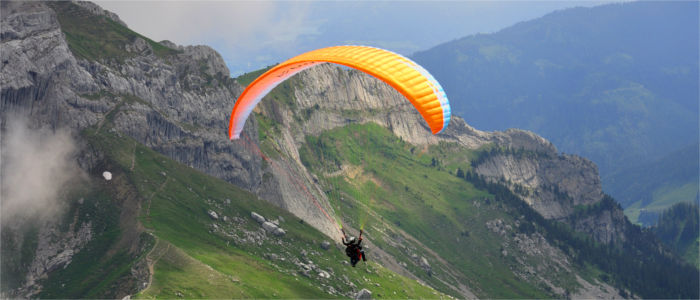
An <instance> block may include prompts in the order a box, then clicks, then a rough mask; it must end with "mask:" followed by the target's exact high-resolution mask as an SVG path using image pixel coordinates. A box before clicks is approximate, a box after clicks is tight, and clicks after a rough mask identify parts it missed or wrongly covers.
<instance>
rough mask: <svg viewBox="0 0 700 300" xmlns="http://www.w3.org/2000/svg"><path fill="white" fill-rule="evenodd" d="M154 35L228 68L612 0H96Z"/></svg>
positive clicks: (425, 43)
mask: <svg viewBox="0 0 700 300" xmlns="http://www.w3.org/2000/svg"><path fill="white" fill-rule="evenodd" d="M96 2H97V3H98V4H99V5H100V6H102V7H103V8H105V9H107V10H109V11H112V12H115V13H116V14H118V15H119V17H120V18H121V19H122V20H123V21H124V22H125V23H126V24H127V25H128V26H129V28H131V29H132V30H134V31H136V32H139V33H141V34H143V35H145V36H147V37H149V38H151V39H153V40H155V41H162V40H170V41H172V42H175V43H176V44H179V45H208V46H211V47H212V48H214V49H216V50H217V51H218V52H219V53H221V55H222V56H223V58H224V60H225V62H226V65H227V66H228V67H229V70H230V71H231V75H232V76H234V77H235V76H238V75H241V74H243V73H245V72H250V71H254V70H258V69H261V68H264V67H266V66H270V65H274V64H276V63H279V62H281V61H284V60H286V59H288V58H291V57H293V56H296V55H298V54H301V53H303V52H306V51H310V50H313V49H317V48H322V47H328V46H336V45H366V46H374V47H380V48H384V49H387V50H391V51H394V52H397V53H399V54H403V55H405V56H410V55H411V54H413V53H415V52H416V51H422V50H427V49H430V48H432V47H434V46H437V45H439V44H441V43H444V42H448V41H451V40H455V39H458V38H462V37H465V36H468V35H473V34H478V33H492V32H496V31H498V30H500V29H503V28H506V27H508V26H511V25H514V24H516V23H518V22H522V21H527V20H531V19H535V18H538V17H541V16H543V15H545V14H547V13H550V12H553V11H555V10H561V9H565V8H570V7H577V6H587V7H590V6H596V5H600V4H603V3H606V2H611V1H593V0H588V1H351V2H350V1H96Z"/></svg>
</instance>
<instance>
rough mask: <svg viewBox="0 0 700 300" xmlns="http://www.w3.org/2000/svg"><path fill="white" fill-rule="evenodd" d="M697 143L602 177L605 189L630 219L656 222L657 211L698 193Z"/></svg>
mask: <svg viewBox="0 0 700 300" xmlns="http://www.w3.org/2000/svg"><path fill="white" fill-rule="evenodd" d="M699 151H700V149H699V148H698V144H694V145H688V146H686V147H683V148H681V149H680V150H678V151H675V152H672V153H670V154H668V155H666V156H664V157H663V158H661V159H658V160H655V161H651V162H647V163H643V164H639V165H637V166H634V167H631V168H628V169H624V170H621V171H619V172H615V173H613V174H611V175H610V176H608V178H604V179H603V181H604V182H607V185H608V186H609V189H608V192H609V193H612V194H615V195H619V196H618V198H616V199H617V200H618V201H620V204H622V206H623V207H625V214H626V215H627V216H628V217H629V218H630V220H631V221H632V222H638V223H641V224H642V225H645V226H651V225H653V224H654V223H656V219H657V218H658V216H659V214H660V213H661V212H662V211H663V210H664V209H665V208H668V207H669V206H671V205H673V204H675V203H679V202H692V201H693V200H695V199H697V197H698V179H699V177H698V165H700V161H699V159H698V152H699Z"/></svg>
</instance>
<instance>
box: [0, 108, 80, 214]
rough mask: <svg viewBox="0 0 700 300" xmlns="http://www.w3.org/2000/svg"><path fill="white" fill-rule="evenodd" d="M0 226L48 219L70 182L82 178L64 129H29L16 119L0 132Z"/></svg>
mask: <svg viewBox="0 0 700 300" xmlns="http://www.w3.org/2000/svg"><path fill="white" fill-rule="evenodd" d="M0 150H1V151H0V153H1V155H0V174H1V176H0V178H1V180H0V187H1V189H0V190H1V192H0V206H1V208H2V209H1V213H2V215H1V219H2V222H1V224H2V226H7V225H10V226H12V227H18V226H21V225H22V224H24V223H25V222H27V221H31V220H34V219H35V218H37V219H39V220H42V221H48V220H52V219H53V217H54V216H56V215H57V214H58V213H59V212H61V211H62V209H63V208H64V204H65V203H64V202H65V198H66V195H65V193H67V192H68V190H67V188H66V187H67V186H70V184H69V183H70V182H75V181H76V180H77V181H79V180H81V179H82V178H83V177H82V176H83V173H82V171H80V169H79V168H78V165H77V161H76V158H75V154H76V150H77V149H76V146H75V142H74V140H73V138H72V137H71V135H70V134H69V132H68V131H67V130H56V131H51V130H48V129H30V128H29V127H28V125H27V122H26V121H25V120H23V119H19V118H10V119H9V120H7V123H6V128H5V130H4V131H2V132H1V133H0Z"/></svg>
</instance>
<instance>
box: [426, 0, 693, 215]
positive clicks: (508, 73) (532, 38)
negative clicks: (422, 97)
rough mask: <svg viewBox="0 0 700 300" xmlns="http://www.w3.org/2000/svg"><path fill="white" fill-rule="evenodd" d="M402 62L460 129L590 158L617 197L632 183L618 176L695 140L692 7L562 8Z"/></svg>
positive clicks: (652, 180)
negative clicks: (432, 84)
mask: <svg viewBox="0 0 700 300" xmlns="http://www.w3.org/2000/svg"><path fill="white" fill-rule="evenodd" d="M413 58H414V59H415V60H416V61H417V62H418V63H420V64H422V65H423V66H425V67H426V69H428V70H430V72H431V73H432V74H433V75H434V76H435V77H436V78H437V79H438V81H440V82H441V83H442V85H443V87H444V88H445V91H446V92H447V95H448V97H449V98H450V101H451V104H452V106H453V110H454V111H455V112H456V113H457V114H458V115H460V116H463V117H464V118H465V120H466V121H467V122H468V123H470V124H471V125H473V126H475V127H476V128H479V129H483V130H496V129H499V130H500V129H506V128H510V127H517V128H523V129H528V130H532V131H534V132H536V133H538V134H540V135H542V136H544V137H545V138H547V139H549V140H551V141H552V142H553V143H554V144H555V145H556V146H557V147H558V148H559V149H560V150H562V151H564V152H569V153H576V154H580V155H583V156H585V157H588V158H591V159H592V160H593V161H594V162H596V163H597V164H598V166H599V168H600V171H601V175H602V176H603V178H610V175H611V174H613V173H615V174H616V176H615V178H618V180H614V181H612V182H610V183H609V184H608V182H607V181H605V182H604V184H605V185H606V187H607V188H606V190H609V191H611V192H612V194H613V196H615V197H616V198H618V199H624V198H625V197H624V195H621V194H617V192H618V191H623V190H624V188H625V187H624V186H615V184H616V183H623V182H624V180H619V178H624V177H625V176H636V175H634V174H625V173H620V170H632V169H631V168H633V167H635V166H638V165H640V164H642V163H645V162H648V161H653V160H657V159H660V158H662V157H664V156H666V155H669V154H670V153H672V152H674V151H676V150H679V149H680V148H682V147H685V146H687V145H688V144H690V143H695V142H696V141H697V140H698V2H694V1H688V2H680V1H677V2H633V3H624V4H612V5H604V6H598V7H594V8H575V9H568V10H563V11H558V12H554V13H551V14H549V15H546V16H544V17H542V18H539V19H536V20H532V21H528V22H522V23H519V24H516V25H514V26H512V27H510V28H507V29H504V30H502V31H500V32H497V33H494V34H485V35H475V36H468V37H465V38H461V39H458V40H455V41H452V42H449V43H445V44H442V45H439V46H437V47H435V48H432V49H429V50H427V51H424V52H419V53H416V54H415V55H414V56H413ZM696 154H697V152H696ZM695 162H696V163H695V165H696V166H697V159H696V160H695ZM678 163H682V162H678ZM688 163H689V164H690V163H692V162H688ZM667 173H673V172H661V173H660V174H658V175H659V176H661V175H663V174H667ZM650 176H655V175H654V174H650ZM694 176H695V178H697V169H696V173H695V175H694ZM690 179H692V177H686V178H685V179H684V180H690ZM670 180H671V179H670V178H663V177H650V180H649V181H648V183H649V184H652V185H653V184H655V182H660V183H664V184H665V183H668V181H670ZM659 187H660V186H657V187H654V188H651V190H654V189H657V188H659ZM632 202H634V201H632V200H628V201H623V204H624V203H632Z"/></svg>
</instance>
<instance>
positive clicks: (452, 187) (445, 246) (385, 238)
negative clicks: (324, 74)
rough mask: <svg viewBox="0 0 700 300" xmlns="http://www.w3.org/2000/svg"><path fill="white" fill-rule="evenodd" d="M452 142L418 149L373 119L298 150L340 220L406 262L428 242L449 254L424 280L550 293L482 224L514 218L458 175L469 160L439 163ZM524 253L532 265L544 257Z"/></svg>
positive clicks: (567, 277) (531, 294)
mask: <svg viewBox="0 0 700 300" xmlns="http://www.w3.org/2000/svg"><path fill="white" fill-rule="evenodd" d="M450 148H453V147H449V145H441V146H435V147H432V148H431V149H428V148H425V149H418V148H416V147H415V146H413V145H411V144H408V143H405V142H403V141H401V140H400V139H399V138H397V137H396V136H394V135H393V134H391V133H390V132H389V131H388V130H387V129H385V128H382V127H380V126H378V125H376V124H373V123H369V124H363V125H349V126H346V127H343V128H338V129H334V130H331V131H328V132H325V133H323V134H321V135H320V136H319V137H312V136H307V139H306V144H305V145H304V146H303V147H302V149H301V150H300V156H301V159H302V162H303V163H304V164H305V165H306V166H307V168H309V169H311V170H312V171H313V172H314V173H316V175H317V176H318V177H319V178H321V179H322V181H323V182H324V184H325V185H326V191H327V193H328V194H329V196H330V198H331V200H332V201H333V202H334V203H333V205H334V206H335V207H336V210H337V211H339V212H340V213H341V215H342V219H343V220H344V221H345V222H347V223H348V224H349V225H351V226H353V227H355V228H363V227H364V228H365V229H366V230H367V234H368V236H369V237H370V238H371V239H372V242H374V243H375V244H377V245H378V246H380V247H382V249H384V250H385V251H387V252H389V253H391V254H393V255H394V256H395V257H397V259H398V260H400V261H402V262H404V263H406V265H408V266H411V263H410V262H411V255H412V254H416V253H417V254H418V255H424V254H422V253H421V248H426V247H427V248H429V249H431V250H432V251H434V252H435V253H437V254H438V255H439V256H440V257H441V258H443V259H444V260H445V261H444V263H445V265H441V264H439V263H434V264H433V269H432V273H433V274H426V273H425V272H421V271H417V272H414V274H419V276H420V278H421V279H422V280H425V281H426V282H429V283H430V284H431V285H433V286H436V287H438V288H440V289H441V290H444V291H448V290H449V286H448V285H449V284H452V285H457V284H458V283H457V282H451V281H450V280H444V281H446V282H443V281H441V280H439V279H436V278H435V277H436V276H431V275H435V274H439V273H443V274H444V273H446V272H447V273H449V272H450V271H452V270H458V274H456V275H455V274H453V276H452V277H448V278H451V279H454V280H455V281H459V282H463V283H466V284H467V285H468V286H469V287H470V288H471V289H472V291H473V292H475V293H476V294H477V296H479V297H493V298H519V297H527V298H542V297H548V296H551V295H552V294H550V293H551V291H549V290H548V289H547V288H546V287H545V286H544V284H541V283H539V282H537V280H531V281H529V280H523V279H522V278H520V277H518V276H516V275H515V274H514V273H515V272H514V271H517V269H518V268H519V265H518V263H516V262H515V260H516V259H515V258H514V257H512V256H511V257H503V256H502V255H501V253H502V252H503V250H504V248H505V250H506V251H511V253H517V250H515V249H514V248H510V247H512V246H505V247H504V243H503V242H504V241H503V239H502V238H501V237H500V236H499V235H497V234H495V233H493V232H491V231H489V230H488V229H487V228H486V226H485V224H486V223H487V222H488V221H491V220H495V219H501V220H504V221H505V222H506V223H511V222H514V218H513V217H512V215H511V214H509V213H508V212H507V208H504V207H503V206H502V204H498V203H495V201H493V196H492V195H489V194H488V193H486V192H484V191H481V190H478V189H476V188H474V186H472V185H471V184H470V183H468V182H466V181H464V180H462V179H460V178H458V177H456V176H455V175H454V174H453V173H454V172H455V169H456V168H454V169H453V167H454V166H457V165H459V166H461V167H462V168H463V169H464V168H466V166H462V165H461V164H459V163H457V162H452V161H450V162H448V163H446V165H447V166H449V169H448V167H446V166H442V164H441V159H440V158H441V157H444V156H445V153H444V152H445V151H447V150H445V149H450ZM459 151H462V152H464V151H465V150H464V149H461V150H459ZM467 152H469V151H467ZM453 154H454V153H453ZM461 154H464V155H465V156H467V157H469V156H473V154H467V153H461ZM457 156H458V155H455V156H452V157H457ZM341 166H342V167H341ZM341 168H342V170H341ZM397 232H406V233H408V234H410V235H411V236H413V237H415V239H417V240H418V241H420V243H415V244H414V243H412V241H411V240H410V239H407V244H408V247H406V248H408V249H406V248H402V247H394V246H393V245H391V240H392V239H391V238H390V237H391V236H395V235H396V234H397ZM409 249H413V251H411V250H409ZM423 251H425V250H423ZM523 258H525V259H530V260H532V261H531V263H532V264H534V265H541V263H542V261H541V260H543V258H542V257H536V256H533V257H527V256H523ZM448 265H449V268H448V267H447V266H448ZM547 271H548V272H551V273H550V274H549V275H551V276H549V275H548V276H546V277H547V278H549V279H551V280H552V282H554V283H555V284H556V285H558V286H563V287H565V288H566V289H569V290H575V289H576V287H577V285H576V284H575V278H574V275H573V274H571V273H566V272H563V271H562V270H559V272H557V271H555V270H547Z"/></svg>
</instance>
